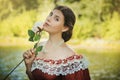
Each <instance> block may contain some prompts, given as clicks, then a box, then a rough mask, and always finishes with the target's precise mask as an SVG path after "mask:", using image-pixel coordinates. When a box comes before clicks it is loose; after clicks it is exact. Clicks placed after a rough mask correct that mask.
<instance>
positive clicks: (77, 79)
mask: <svg viewBox="0 0 120 80" xmlns="http://www.w3.org/2000/svg"><path fill="white" fill-rule="evenodd" d="M62 80H90V75H89V70H88V69H85V70H79V71H77V72H75V73H73V74H68V75H66V76H64V77H63V79H62Z"/></svg>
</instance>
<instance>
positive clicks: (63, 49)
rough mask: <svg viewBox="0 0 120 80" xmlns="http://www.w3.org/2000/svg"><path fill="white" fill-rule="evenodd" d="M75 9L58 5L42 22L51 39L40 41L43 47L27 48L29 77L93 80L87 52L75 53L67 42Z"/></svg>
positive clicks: (31, 78) (36, 78) (52, 79)
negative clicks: (35, 51) (86, 55)
mask: <svg viewBox="0 0 120 80" xmlns="http://www.w3.org/2000/svg"><path fill="white" fill-rule="evenodd" d="M75 20H76V19H75V15H74V13H73V11H72V10H71V9H70V8H68V7H66V6H57V7H55V8H54V9H53V10H52V11H51V12H50V14H49V15H48V17H47V18H46V21H45V23H44V24H43V30H44V31H46V32H48V33H49V39H48V40H47V41H46V42H42V43H40V44H39V45H42V46H43V50H42V51H41V52H39V53H38V55H37V56H35V54H34V49H30V50H27V51H26V52H24V54H23V57H24V58H25V60H24V62H25V65H26V73H27V75H28V77H29V79H30V80H90V76H89V71H88V64H87V61H86V59H85V58H84V56H82V55H81V54H79V55H78V54H76V53H75V52H74V51H73V50H72V49H70V48H69V47H68V46H67V44H65V42H67V41H68V40H69V39H70V38H71V36H72V30H73V27H74V24H75Z"/></svg>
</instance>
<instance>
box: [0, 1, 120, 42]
mask: <svg viewBox="0 0 120 80" xmlns="http://www.w3.org/2000/svg"><path fill="white" fill-rule="evenodd" d="M98 3H99V4H98ZM0 4H1V6H0V12H1V13H0V36H13V37H27V36H28V35H27V30H28V29H29V28H30V27H31V26H32V25H33V23H34V22H36V21H38V20H44V19H45V18H46V17H47V15H48V13H49V12H50V10H51V9H52V8H53V7H54V6H56V5H67V6H68V7H70V8H72V10H73V11H74V12H75V14H76V18H77V20H76V24H75V26H74V27H75V28H74V32H73V37H72V38H75V39H80V40H85V39H87V38H100V39H106V40H120V36H119V35H120V8H119V7H120V5H119V4H120V1H119V0H43V1H40V0H34V1H33V0H20V1H19V0H0ZM48 7H49V8H48Z"/></svg>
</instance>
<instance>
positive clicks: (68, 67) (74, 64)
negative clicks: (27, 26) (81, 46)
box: [31, 55, 88, 75]
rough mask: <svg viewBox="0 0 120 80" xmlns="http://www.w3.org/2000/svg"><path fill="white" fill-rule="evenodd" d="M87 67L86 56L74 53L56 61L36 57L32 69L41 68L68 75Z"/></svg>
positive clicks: (50, 73)
mask: <svg viewBox="0 0 120 80" xmlns="http://www.w3.org/2000/svg"><path fill="white" fill-rule="evenodd" d="M86 68H88V61H87V60H86V59H85V57H83V56H81V55H79V56H78V55H74V56H71V57H69V58H67V59H64V60H56V61H54V60H43V59H36V60H35V61H34V62H33V64H32V68H31V71H33V70H35V69H39V70H41V71H42V72H43V73H48V74H49V75H60V74H61V75H67V74H72V73H74V72H76V71H79V70H85V69H86Z"/></svg>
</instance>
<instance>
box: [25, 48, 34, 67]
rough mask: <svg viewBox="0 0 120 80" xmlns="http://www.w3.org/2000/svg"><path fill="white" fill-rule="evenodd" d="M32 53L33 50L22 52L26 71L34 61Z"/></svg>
mask: <svg viewBox="0 0 120 80" xmlns="http://www.w3.org/2000/svg"><path fill="white" fill-rule="evenodd" d="M34 52H35V50H34V49H30V50H27V51H26V52H24V54H23V58H24V62H25V65H26V67H27V68H28V69H31V67H32V63H33V61H34V59H35V53H34Z"/></svg>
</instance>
